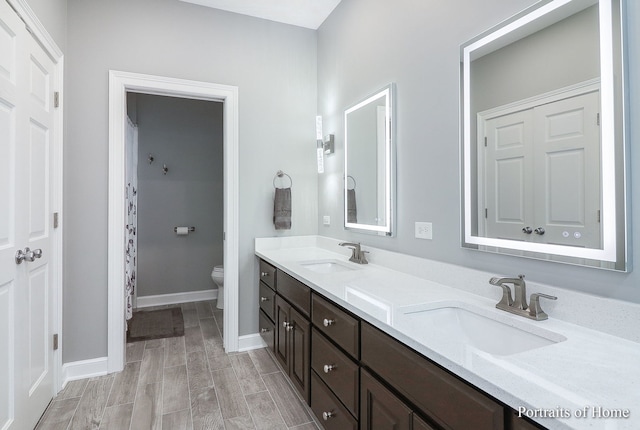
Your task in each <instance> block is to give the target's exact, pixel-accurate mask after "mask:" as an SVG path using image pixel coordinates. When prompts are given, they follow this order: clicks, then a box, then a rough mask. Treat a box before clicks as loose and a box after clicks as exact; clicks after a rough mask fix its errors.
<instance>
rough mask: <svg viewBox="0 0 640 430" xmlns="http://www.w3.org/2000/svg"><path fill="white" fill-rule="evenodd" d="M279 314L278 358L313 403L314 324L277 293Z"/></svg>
mask: <svg viewBox="0 0 640 430" xmlns="http://www.w3.org/2000/svg"><path fill="white" fill-rule="evenodd" d="M275 317H276V320H275V327H276V330H275V334H276V336H275V351H274V352H275V356H276V359H277V360H278V362H279V363H280V365H281V366H282V368H283V369H284V370H285V371H286V372H287V373H288V375H289V379H291V382H292V383H293V386H294V387H295V388H296V389H297V390H298V392H299V393H300V395H301V396H302V398H303V399H305V401H306V402H307V403H309V372H310V369H311V364H310V362H309V358H310V354H309V352H310V341H311V324H310V323H309V320H308V319H307V318H306V317H304V316H303V315H302V314H301V313H300V312H298V311H297V310H296V309H295V308H294V307H293V306H292V305H291V304H289V302H287V301H286V300H285V299H283V298H282V297H281V296H280V295H276V309H275Z"/></svg>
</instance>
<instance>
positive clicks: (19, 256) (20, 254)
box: [16, 248, 29, 264]
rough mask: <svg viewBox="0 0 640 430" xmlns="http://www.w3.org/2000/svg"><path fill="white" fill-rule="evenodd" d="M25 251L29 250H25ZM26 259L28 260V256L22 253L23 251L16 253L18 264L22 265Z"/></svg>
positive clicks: (19, 250)
mask: <svg viewBox="0 0 640 430" xmlns="http://www.w3.org/2000/svg"><path fill="white" fill-rule="evenodd" d="M25 249H26V250H29V248H25ZM25 258H26V254H25V253H24V252H23V251H22V249H18V251H16V264H20V263H22V262H23V261H24V259H25Z"/></svg>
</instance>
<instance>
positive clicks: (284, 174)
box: [273, 170, 293, 188]
mask: <svg viewBox="0 0 640 430" xmlns="http://www.w3.org/2000/svg"><path fill="white" fill-rule="evenodd" d="M283 176H286V177H287V178H289V184H290V185H289V188H291V187H292V186H293V179H291V176H289V175H287V174H286V173H284V172H283V171H282V170H278V172H277V173H276V176H274V177H273V188H278V187H277V186H276V178H282V177H283ZM282 188H286V187H282Z"/></svg>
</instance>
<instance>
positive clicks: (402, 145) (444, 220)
mask: <svg viewBox="0 0 640 430" xmlns="http://www.w3.org/2000/svg"><path fill="white" fill-rule="evenodd" d="M534 3H535V1H534V0H489V1H482V2H478V1H475V0H457V1H449V2H436V3H434V2H420V1H410V0H399V1H394V2H389V1H385V0H349V1H343V2H341V3H340V4H339V5H338V6H337V7H336V9H335V10H334V11H333V13H332V14H331V15H330V16H329V18H328V19H327V20H326V21H325V22H324V23H323V24H322V26H321V27H320V28H319V29H318V114H321V115H323V125H324V128H325V133H335V148H336V149H335V152H336V153H335V156H332V157H328V158H327V159H326V161H325V173H324V174H323V175H321V177H320V180H319V184H318V198H319V203H318V211H319V219H318V232H319V234H321V235H325V236H330V237H334V238H337V239H340V240H349V241H356V242H361V243H362V244H364V245H365V246H366V245H370V246H375V247H380V248H384V249H388V250H391V251H396V252H401V253H405V254H410V255H415V256H419V257H423V258H429V259H433V260H436V261H442V262H447V263H453V264H458V265H461V266H465V267H469V268H474V269H481V270H486V271H490V272H494V273H496V274H497V275H516V274H519V273H524V274H525V275H526V276H527V278H528V279H531V280H534V281H536V282H541V283H546V284H550V285H554V286H558V287H561V288H567V289H571V290H578V291H583V292H587V293H591V294H594V295H599V296H605V297H612V298H616V299H621V300H626V301H630V302H640V288H639V287H638V286H639V285H640V252H634V253H633V266H634V267H635V271H633V272H632V273H628V274H627V273H617V272H608V271H604V270H597V269H592V268H586V267H577V266H569V265H563V264H559V263H551V262H544V261H537V260H528V259H524V258H517V257H511V256H501V255H496V254H489V253H481V252H477V251H471V250H467V249H462V248H461V246H460V179H459V176H460V162H459V100H460V91H459V73H460V58H459V55H460V46H461V44H463V43H464V42H466V41H467V40H469V39H471V38H473V37H475V36H477V35H478V34H480V33H482V32H483V31H485V30H487V29H489V28H491V27H492V26H494V25H495V24H497V23H499V22H501V21H502V20H504V19H506V18H508V17H510V16H511V15H513V14H515V13H517V12H520V11H521V10H523V9H525V8H526V7H529V6H531V5H533V4H534ZM626 3H627V13H626V16H625V21H626V26H627V40H628V43H629V46H628V49H629V53H628V59H629V76H630V77H631V79H630V82H629V92H630V94H631V97H630V111H629V116H630V124H631V130H630V133H631V145H630V146H631V147H632V153H631V155H630V166H631V169H630V170H631V171H632V172H634V171H635V172H637V171H639V170H640V151H633V148H634V147H636V146H637V145H636V143H637V142H638V136H640V88H639V87H640V82H639V81H638V79H637V76H640V64H639V61H640V34H639V31H640V30H638V29H639V28H640V2H637V1H627V2H626ZM389 82H395V83H396V119H397V122H396V124H397V128H396V137H397V151H396V154H397V158H396V160H397V199H396V201H397V218H396V220H397V232H396V233H397V235H396V237H392V238H389V237H377V236H371V235H366V234H359V233H356V232H352V231H345V230H344V229H343V227H342V221H343V213H344V212H343V210H344V206H343V201H342V200H343V199H342V197H341V195H342V172H343V168H344V166H343V164H344V124H343V113H344V109H345V108H347V107H348V106H350V105H352V104H353V103H354V102H356V101H358V100H360V99H361V98H362V97H364V96H365V95H367V94H370V93H371V92H372V91H374V90H376V89H378V88H381V87H382V86H383V85H385V84H387V83H389ZM630 186H631V188H632V189H635V190H637V189H639V187H640V175H637V174H635V175H632V180H631V181H630ZM639 196H640V194H638V192H637V191H635V192H634V194H633V198H632V199H631V201H630V202H629V204H630V205H631V206H632V213H633V214H634V215H633V217H632V219H631V220H630V223H629V224H630V227H633V226H637V225H639V224H640V197H639ZM323 215H330V216H331V220H332V223H331V226H324V225H322V216H323ZM416 221H430V222H432V223H433V240H420V239H415V238H414V223H415V222H416ZM632 241H633V243H634V244H636V245H635V247H636V248H637V247H638V246H640V229H637V228H636V229H634V230H633V236H632ZM564 305H566V306H571V303H565V304H564Z"/></svg>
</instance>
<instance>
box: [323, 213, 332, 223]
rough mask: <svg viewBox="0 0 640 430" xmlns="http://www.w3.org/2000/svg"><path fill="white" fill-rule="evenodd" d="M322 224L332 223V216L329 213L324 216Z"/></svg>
mask: <svg viewBox="0 0 640 430" xmlns="http://www.w3.org/2000/svg"><path fill="white" fill-rule="evenodd" d="M322 224H324V225H331V217H330V216H329V215H325V216H323V217H322Z"/></svg>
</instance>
